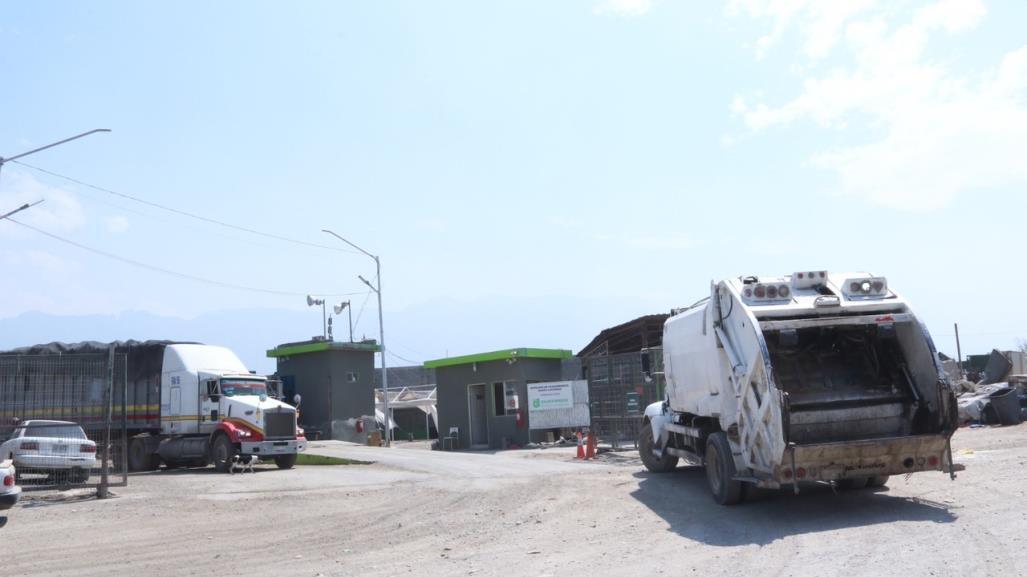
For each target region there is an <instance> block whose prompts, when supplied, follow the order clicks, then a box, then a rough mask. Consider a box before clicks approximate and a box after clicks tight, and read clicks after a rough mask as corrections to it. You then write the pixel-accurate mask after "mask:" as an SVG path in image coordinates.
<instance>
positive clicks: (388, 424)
mask: <svg viewBox="0 0 1027 577" xmlns="http://www.w3.org/2000/svg"><path fill="white" fill-rule="evenodd" d="M321 232H324V233H328V234H330V235H332V236H334V237H335V238H337V239H339V240H341V241H342V242H344V243H346V244H348V245H350V246H351V247H353V248H355V249H357V250H359V251H360V252H362V253H364V254H366V255H367V256H369V257H371V258H372V259H374V266H375V274H376V275H377V277H378V286H377V287H376V286H374V285H373V284H371V283H370V282H368V281H367V279H365V278H364V277H362V276H360V275H357V278H359V279H360V281H361V282H363V283H364V284H366V285H367V287H368V288H370V289H371V290H373V291H374V292H375V294H377V295H378V339H379V340H380V341H381V342H380V343H379V345H380V349H381V352H382V393H383V395H384V396H385V446H386V447H391V446H392V411H391V409H390V408H389V371H388V369H387V368H386V366H385V322H384V321H383V320H382V262H381V260H379V258H378V257H377V256H375V255H373V254H371V253H369V252H367V251H366V250H364V249H362V248H360V247H359V246H357V245H355V244H353V243H352V242H350V241H348V240H346V239H344V238H342V237H341V236H339V235H337V234H335V233H334V232H332V231H330V230H327V229H321Z"/></svg>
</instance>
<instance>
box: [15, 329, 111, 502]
mask: <svg viewBox="0 0 1027 577" xmlns="http://www.w3.org/2000/svg"><path fill="white" fill-rule="evenodd" d="M125 371H126V358H125V355H123V354H114V351H113V349H112V350H111V351H109V352H107V353H83V354H58V353H53V354H19V353H2V354H0V442H2V445H0V459H12V460H13V461H14V466H15V468H16V470H17V474H18V484H19V485H21V486H22V489H23V490H25V491H43V490H56V489H67V488H95V489H96V490H97V494H98V495H99V496H101V497H103V496H106V492H107V488H108V487H114V486H125V485H127V484H128V470H127V463H126V460H125V459H124V458H123V456H124V455H125V454H126V450H125V449H126V439H127V422H128V415H127V412H126V409H127V406H126V402H125V401H126V394H125V393H126V386H125V385H126V372H125Z"/></svg>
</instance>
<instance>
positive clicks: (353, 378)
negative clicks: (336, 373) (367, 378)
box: [346, 371, 357, 383]
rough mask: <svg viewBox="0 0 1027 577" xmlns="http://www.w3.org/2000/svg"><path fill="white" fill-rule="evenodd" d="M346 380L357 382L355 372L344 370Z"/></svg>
mask: <svg viewBox="0 0 1027 577" xmlns="http://www.w3.org/2000/svg"><path fill="white" fill-rule="evenodd" d="M346 382H347V383H355V382H357V374H356V373H354V372H353V371H347V372H346Z"/></svg>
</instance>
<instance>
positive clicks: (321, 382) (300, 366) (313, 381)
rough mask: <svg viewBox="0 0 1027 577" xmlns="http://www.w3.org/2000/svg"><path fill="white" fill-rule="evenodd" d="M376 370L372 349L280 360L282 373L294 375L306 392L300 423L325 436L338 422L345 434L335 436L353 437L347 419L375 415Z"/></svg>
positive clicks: (347, 438) (279, 369) (341, 351)
mask: <svg viewBox="0 0 1027 577" xmlns="http://www.w3.org/2000/svg"><path fill="white" fill-rule="evenodd" d="M347 373H354V374H355V376H356V382H350V381H349V380H348V378H347ZM373 373H374V353H373V352H370V351H347V350H328V351H318V352H314V353H305V354H301V355H294V356H291V357H285V358H280V359H279V360H278V375H279V377H281V378H283V379H284V378H286V377H292V379H293V383H294V384H295V388H296V392H297V393H299V394H300V395H302V396H303V402H302V404H301V406H300V426H302V427H304V428H310V429H317V430H319V431H321V435H322V438H328V437H329V436H330V435H331V434H332V429H333V422H334V423H335V427H336V428H339V429H340V430H339V431H338V432H339V433H340V434H341V435H342V437H340V436H339V435H334V436H335V437H336V438H343V437H345V438H346V440H351V439H349V437H350V436H351V435H350V433H351V432H350V431H347V430H346V428H347V427H346V425H345V423H347V422H350V423H355V419H356V418H358V417H361V416H364V415H374V388H373V387H374V384H373V383H374V374H373ZM286 400H287V401H289V402H291V399H286ZM354 428H355V427H354Z"/></svg>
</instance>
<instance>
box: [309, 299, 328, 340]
mask: <svg viewBox="0 0 1027 577" xmlns="http://www.w3.org/2000/svg"><path fill="white" fill-rule="evenodd" d="M307 306H308V307H316V306H320V307H321V331H322V332H321V336H322V337H323V338H325V339H327V338H328V324H327V321H326V320H325V318H327V315H326V314H325V300H324V299H316V298H314V297H312V296H310V295H307ZM314 339H315V340H316V339H317V337H314Z"/></svg>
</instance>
